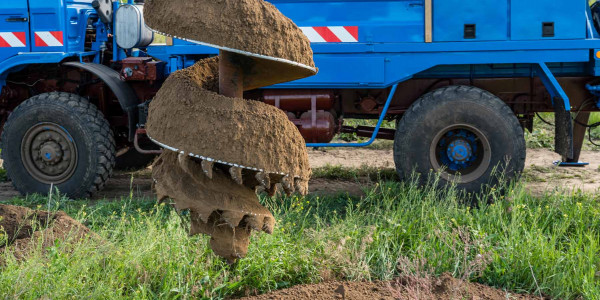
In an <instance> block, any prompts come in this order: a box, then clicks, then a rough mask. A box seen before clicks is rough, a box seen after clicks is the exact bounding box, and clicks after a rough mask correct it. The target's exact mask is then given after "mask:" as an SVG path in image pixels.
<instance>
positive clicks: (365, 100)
mask: <svg viewBox="0 0 600 300" xmlns="http://www.w3.org/2000/svg"><path fill="white" fill-rule="evenodd" d="M358 104H359V105H360V108H361V109H362V110H364V111H372V110H374V109H375V108H376V107H377V100H376V99H375V98H374V97H373V96H366V97H362V98H361V99H360V102H359V103H358Z"/></svg>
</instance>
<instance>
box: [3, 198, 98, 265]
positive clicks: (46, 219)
mask: <svg viewBox="0 0 600 300" xmlns="http://www.w3.org/2000/svg"><path fill="white" fill-rule="evenodd" d="M0 229H1V231H0V233H2V234H4V235H5V237H6V242H5V243H4V244H0V252H5V251H10V252H12V253H13V254H14V255H15V256H16V257H17V258H19V259H20V258H24V257H26V256H27V254H28V253H30V252H31V251H32V250H33V249H34V247H36V246H39V242H40V241H41V243H42V245H41V247H42V249H47V248H49V247H52V246H53V245H54V244H55V243H56V241H65V240H70V241H77V240H81V239H83V238H85V237H94V238H95V237H96V235H95V234H94V233H93V232H91V231H90V230H89V229H88V228H87V227H85V226H84V225H83V224H81V223H79V222H77V221H75V220H74V219H73V218H71V217H69V216H68V215H67V214H65V213H64V212H61V211H59V212H55V213H49V212H46V211H38V210H32V209H29V208H27V207H21V206H12V205H2V204H0Z"/></svg>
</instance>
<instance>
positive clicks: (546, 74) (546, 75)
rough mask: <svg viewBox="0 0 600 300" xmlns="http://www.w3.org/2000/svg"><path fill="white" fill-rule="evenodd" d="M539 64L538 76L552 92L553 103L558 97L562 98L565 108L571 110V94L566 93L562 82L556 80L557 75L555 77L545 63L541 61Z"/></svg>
mask: <svg viewBox="0 0 600 300" xmlns="http://www.w3.org/2000/svg"><path fill="white" fill-rule="evenodd" d="M537 66H538V70H539V72H538V73H539V74H538V76H539V77H540V79H541V80H542V82H543V83H544V86H545V87H546V89H547V90H548V92H549V93H550V96H551V97H552V103H553V104H554V100H557V99H558V100H562V101H563V103H564V107H565V110H566V111H571V102H570V101H569V96H567V93H565V91H564V90H563V88H562V87H561V86H560V83H558V80H556V77H554V75H553V74H552V71H550V69H549V68H548V66H547V65H546V64H545V63H539V64H538V65H537Z"/></svg>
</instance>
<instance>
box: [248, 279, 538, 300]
mask: <svg viewBox="0 0 600 300" xmlns="http://www.w3.org/2000/svg"><path fill="white" fill-rule="evenodd" d="M243 299H246V300H263V299H265V300H266V299H310V300H321V299H322V300H325V299H327V300H329V299H349V300H350V299H360V300H362V299H365V300H375V299H382V300H387V299H389V300H394V299H411V300H417V299H418V300H424V299H425V300H428V299H431V300H437V299H452V300H454V299H473V300H476V299H477V300H479V299H489V300H506V299H540V298H539V297H538V298H535V297H533V296H527V295H519V294H512V293H509V292H505V291H502V290H499V289H495V288H492V287H489V286H485V285H481V284H477V283H469V282H464V281H461V280H458V279H455V278H453V277H452V276H451V275H449V274H444V275H442V276H441V277H439V278H433V279H425V278H414V277H405V278H401V279H397V280H395V281H389V282H382V281H375V282H337V281H336V282H325V283H320V284H311V285H299V286H295V287H292V288H289V289H285V290H280V291H275V292H273V293H269V294H264V295H259V296H254V297H247V298H243Z"/></svg>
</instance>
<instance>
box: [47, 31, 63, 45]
mask: <svg viewBox="0 0 600 300" xmlns="http://www.w3.org/2000/svg"><path fill="white" fill-rule="evenodd" d="M50 34H52V35H53V36H54V37H55V38H56V40H58V41H59V42H60V43H61V44H63V45H64V43H63V33H62V31H50Z"/></svg>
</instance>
